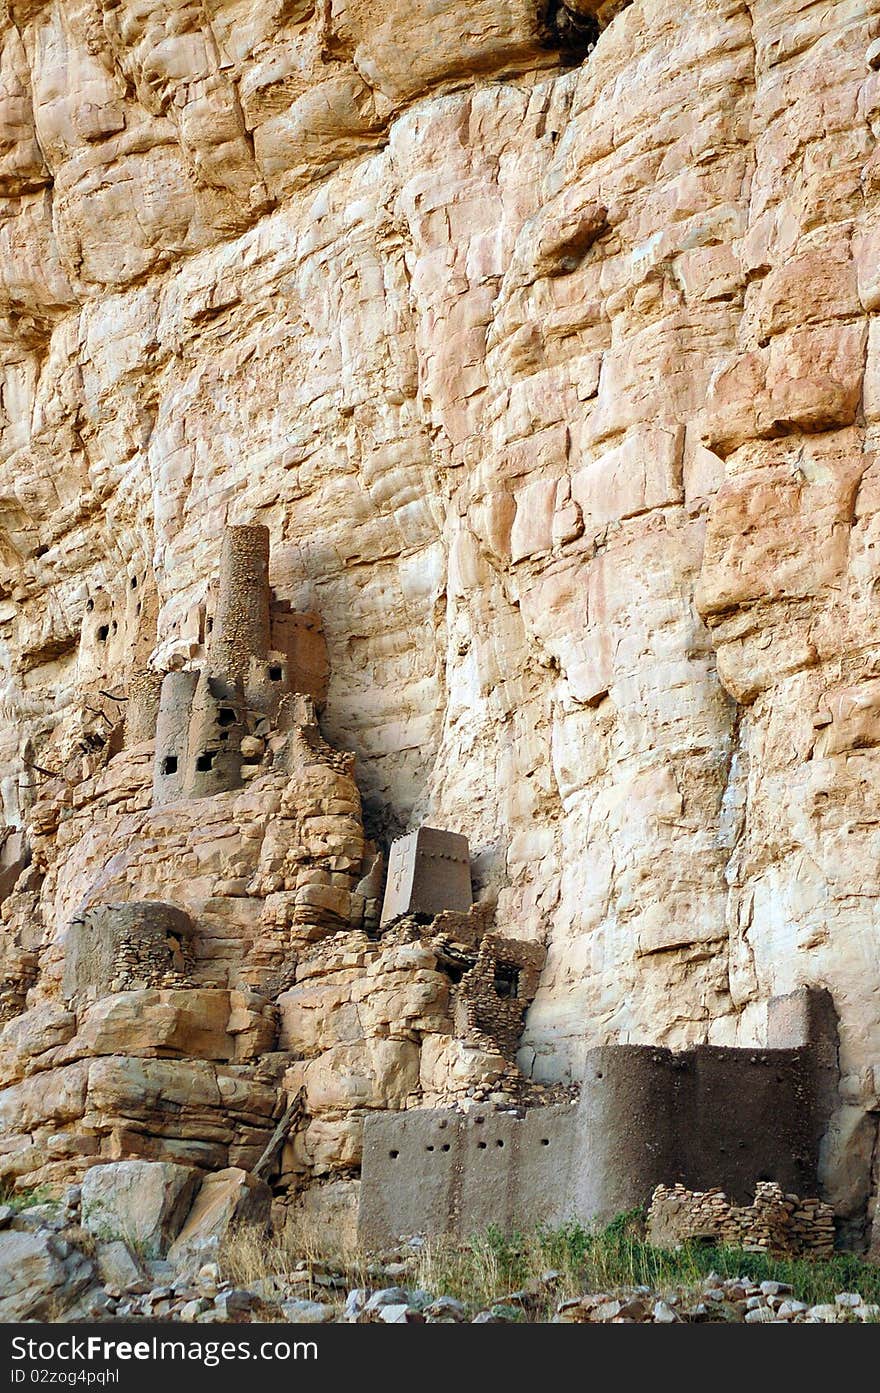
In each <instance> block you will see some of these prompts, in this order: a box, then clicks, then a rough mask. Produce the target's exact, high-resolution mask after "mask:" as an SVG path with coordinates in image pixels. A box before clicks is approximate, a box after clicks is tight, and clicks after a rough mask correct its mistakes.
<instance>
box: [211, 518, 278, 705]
mask: <svg viewBox="0 0 880 1393" xmlns="http://www.w3.org/2000/svg"><path fill="white" fill-rule="evenodd" d="M269 638H270V621H269V529H268V528H267V527H262V526H259V525H256V526H252V527H227V528H226V531H225V532H224V535H223V547H222V550H221V553H220V575H219V584H218V587H217V611H216V614H215V616H214V627H213V630H212V632H211V643H210V651H209V666H210V669H211V671H212V672H213V673H222V674H223V675H224V676H226V677H229V678H235V679H241V680H242V681H243V680H244V679H245V678H246V677H247V673H248V667H249V665H250V660H251V658H265V657H266V654H267V653H268V651H269Z"/></svg>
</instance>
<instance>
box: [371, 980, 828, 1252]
mask: <svg viewBox="0 0 880 1393" xmlns="http://www.w3.org/2000/svg"><path fill="white" fill-rule="evenodd" d="M816 995H817V996H818V997H819V998H822V997H823V995H824V994H822V993H817V994H816ZM799 1019H800V1020H801V1021H802V1023H803V1024H804V1026H805V1027H808V1028H810V1029H812V1030H814V1031H815V1032H816V1038H814V1039H812V1040H808V1041H804V1042H803V1043H801V1044H800V1045H793V1046H792V1047H791V1048H788V1049H770V1050H737V1049H725V1048H721V1047H716V1046H711V1045H702V1046H697V1047H696V1048H694V1049H691V1050H685V1051H682V1052H680V1053H674V1052H672V1051H671V1050H667V1049H660V1048H656V1047H654V1046H650V1045H610V1046H606V1047H604V1048H599V1049H594V1050H590V1051H589V1052H588V1054H587V1057H586V1068H585V1071H584V1076H583V1079H582V1082H581V1093H580V1098H579V1101H578V1103H577V1104H576V1105H575V1106H573V1107H570V1108H569V1107H566V1108H564V1109H562V1110H561V1111H560V1110H559V1109H558V1108H555V1107H554V1108H535V1109H532V1110H531V1111H530V1112H528V1113H527V1114H526V1118H525V1119H523V1121H527V1122H528V1129H524V1130H520V1131H517V1130H516V1128H515V1127H514V1122H515V1121H516V1119H513V1118H511V1116H510V1114H506V1113H495V1114H493V1115H492V1127H497V1128H498V1129H500V1131H499V1133H498V1136H499V1139H500V1140H501V1142H502V1143H503V1144H501V1145H499V1144H498V1142H497V1141H493V1145H492V1147H491V1148H489V1147H487V1148H483V1147H481V1146H480V1145H479V1139H475V1138H474V1139H473V1145H472V1144H471V1142H472V1137H471V1132H470V1130H469V1126H470V1124H469V1123H468V1124H467V1125H465V1123H463V1122H462V1120H461V1114H459V1113H457V1112H455V1111H454V1110H449V1111H448V1112H438V1113H433V1112H428V1111H426V1112H424V1113H422V1114H420V1113H419V1112H418V1111H417V1110H413V1111H410V1112H407V1113H405V1114H394V1113H384V1114H379V1115H377V1116H375V1117H370V1118H368V1119H367V1121H366V1123H365V1128H364V1151H363V1169H362V1180H361V1197H360V1213H361V1230H362V1233H361V1236H362V1239H363V1241H364V1242H367V1243H376V1244H381V1243H382V1242H385V1243H388V1242H392V1241H393V1240H394V1239H395V1238H396V1237H398V1236H400V1235H401V1234H402V1233H414V1232H424V1233H450V1234H455V1235H457V1236H459V1237H466V1236H467V1235H468V1234H469V1233H471V1232H472V1231H473V1230H474V1229H476V1228H479V1227H480V1226H481V1225H483V1224H484V1223H486V1222H497V1223H502V1224H507V1225H509V1226H510V1227H513V1228H516V1227H522V1226H523V1225H531V1224H533V1223H535V1222H537V1221H538V1218H539V1217H540V1216H541V1215H543V1214H552V1215H554V1216H557V1217H561V1218H567V1217H576V1218H578V1219H580V1220H581V1221H582V1222H586V1223H594V1222H607V1221H608V1220H610V1219H612V1218H613V1217H614V1216H615V1215H616V1214H618V1213H620V1212H621V1211H623V1210H627V1209H632V1208H634V1207H635V1206H637V1205H647V1204H648V1202H649V1200H650V1198H651V1195H652V1194H653V1193H654V1191H655V1190H656V1187H657V1186H658V1185H661V1184H674V1183H680V1184H682V1185H685V1186H687V1187H688V1188H689V1189H694V1190H697V1189H700V1190H708V1189H710V1188H713V1187H716V1186H720V1187H721V1188H722V1189H723V1190H724V1192H725V1193H726V1194H728V1195H730V1196H731V1199H732V1201H733V1202H734V1203H740V1204H747V1203H749V1202H750V1201H751V1199H752V1197H753V1195H754V1194H755V1190H756V1186H757V1185H758V1184H759V1183H760V1182H762V1181H764V1180H767V1179H768V1178H770V1177H772V1178H773V1179H775V1180H776V1181H778V1182H779V1184H780V1185H781V1186H782V1188H783V1190H784V1192H786V1193H793V1194H815V1193H816V1191H817V1189H818V1176H817V1172H818V1159H819V1144H820V1141H821V1138H822V1135H823V1133H824V1131H825V1129H826V1126H827V1122H828V1118H829V1115H830V1108H831V1098H830V1093H829V1090H828V1087H827V1077H826V1073H825V1069H826V1065H827V1060H828V1058H829V1056H830V1052H831V1049H832V1048H833V1040H832V1039H831V1038H829V1036H828V1034H827V1032H829V1031H830V1030H832V1028H833V1019H834V1018H833V1012H832V1011H831V1010H830V1009H829V1003H827V1002H824V1001H822V1000H820V1001H819V1003H818V1006H817V1009H813V1007H812V1006H810V1007H809V1009H807V1007H806V1006H805V1008H804V1009H803V1010H802V1011H801V1012H800V1016H799ZM789 1038H791V1037H789ZM486 1116H487V1117H488V1116H489V1114H487V1115H486ZM441 1120H445V1121H446V1124H447V1127H446V1129H445V1130H446V1131H448V1132H449V1133H450V1136H451V1137H452V1136H454V1137H455V1138H459V1136H460V1135H461V1136H463V1137H464V1138H465V1140H455V1141H453V1140H450V1142H449V1150H448V1151H447V1150H443V1149H442V1148H443V1143H440V1146H441V1157H440V1159H439V1161H438V1160H437V1159H436V1158H435V1157H434V1153H432V1152H430V1151H429V1150H428V1147H429V1145H432V1146H434V1148H435V1151H436V1147H437V1141H436V1138H435V1137H434V1133H435V1132H437V1131H438V1130H439V1126H440V1121H441ZM551 1124H552V1151H553V1162H554V1163H553V1165H552V1166H549V1165H548V1166H547V1167H546V1168H542V1167H540V1166H539V1168H538V1169H537V1170H535V1171H533V1170H531V1169H530V1168H529V1167H528V1166H526V1165H524V1164H522V1163H521V1162H520V1160H519V1159H518V1158H519V1153H518V1151H517V1148H516V1147H515V1146H512V1145H511V1146H509V1145H508V1137H507V1133H506V1131H505V1130H504V1129H506V1128H513V1131H512V1133H511V1136H514V1137H517V1138H522V1137H525V1136H529V1137H533V1133H534V1134H538V1133H540V1135H539V1136H538V1140H537V1145H538V1146H539V1147H541V1148H542V1150H543V1151H546V1150H547V1147H546V1146H544V1142H543V1138H544V1137H545V1135H547V1128H549V1127H551ZM462 1128H463V1129H464V1130H463V1131H462ZM486 1135H488V1134H486ZM420 1148H421V1150H420ZM423 1153H424V1154H423ZM539 1155H540V1153H539ZM429 1156H430V1157H431V1158H432V1159H431V1161H430V1162H428V1160H427V1157H429ZM401 1158H404V1159H405V1164H404V1165H403V1166H401V1165H400V1164H398V1163H399V1162H400V1160H401ZM438 1164H439V1166H440V1169H439V1170H436V1166H437V1165H438ZM410 1168H412V1172H411V1173H410ZM435 1170H436V1174H435ZM423 1171H425V1174H424V1175H423ZM459 1172H460V1173H459ZM432 1177H433V1178H432ZM490 1191H491V1193H492V1195H493V1196H494V1198H493V1200H492V1203H493V1204H496V1205H497V1206H498V1207H497V1209H496V1212H495V1218H494V1219H492V1218H490V1219H486V1218H485V1215H486V1213H487V1203H488V1202H484V1198H483V1197H484V1195H485V1194H487V1193H489V1192H490ZM450 1196H451V1197H452V1198H453V1199H454V1200H455V1203H454V1204H453V1205H452V1206H451V1208H450V1209H449V1211H448V1216H447V1211H446V1210H445V1209H444V1208H443V1205H444V1204H445V1203H446V1202H447V1200H448V1199H449V1197H450ZM441 1198H442V1202H441Z"/></svg>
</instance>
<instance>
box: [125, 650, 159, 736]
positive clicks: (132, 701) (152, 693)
mask: <svg viewBox="0 0 880 1393" xmlns="http://www.w3.org/2000/svg"><path fill="white" fill-rule="evenodd" d="M161 698H162V673H161V672H156V671H155V670H154V669H153V668H149V667H148V668H140V669H139V670H138V671H137V672H135V673H133V674H132V677H131V681H130V682H129V684H128V705H127V706H126V708H125V743H126V745H128V746H130V745H139V744H140V743H141V742H142V741H144V740H154V739H155V737H156V724H157V722H158V719H159V703H160V701H161Z"/></svg>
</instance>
